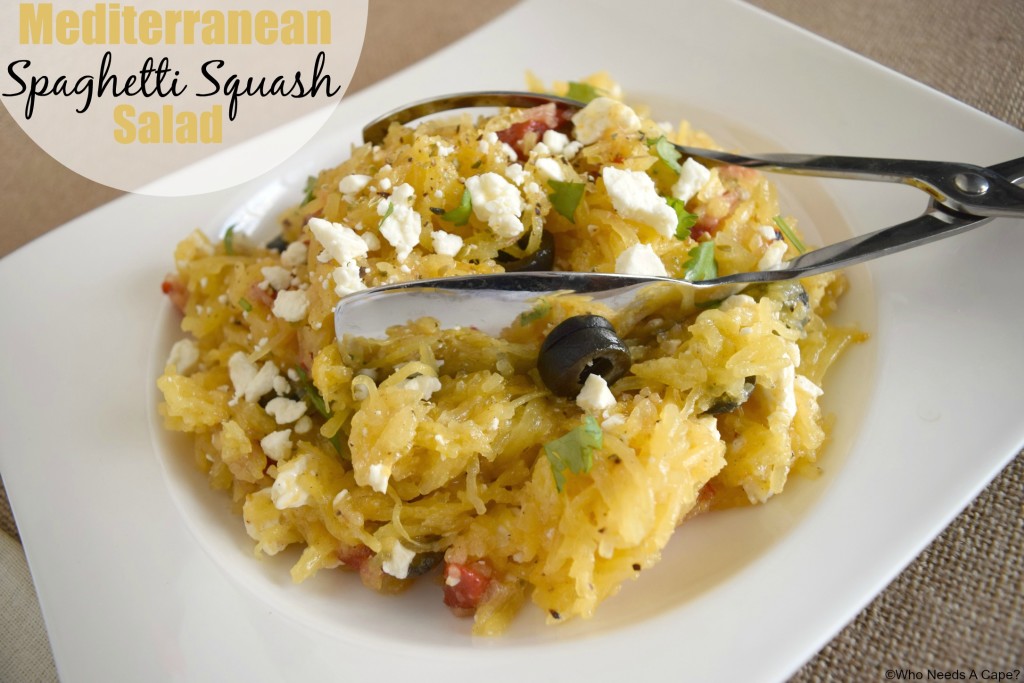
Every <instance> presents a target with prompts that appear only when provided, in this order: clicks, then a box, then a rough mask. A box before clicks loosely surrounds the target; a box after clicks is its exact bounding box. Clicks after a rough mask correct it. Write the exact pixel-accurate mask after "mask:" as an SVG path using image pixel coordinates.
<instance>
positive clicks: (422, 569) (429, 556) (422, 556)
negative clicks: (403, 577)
mask: <svg viewBox="0 0 1024 683" xmlns="http://www.w3.org/2000/svg"><path fill="white" fill-rule="evenodd" d="M443 559H444V553H442V552H431V553H416V557H414V558H413V559H412V562H410V563H409V574H408V576H409V577H410V578H411V577H413V576H422V575H423V574H426V573H427V572H429V571H430V570H431V569H433V568H434V567H436V566H437V565H438V564H440V563H441V560H443Z"/></svg>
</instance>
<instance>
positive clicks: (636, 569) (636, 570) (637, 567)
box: [633, 564, 642, 572]
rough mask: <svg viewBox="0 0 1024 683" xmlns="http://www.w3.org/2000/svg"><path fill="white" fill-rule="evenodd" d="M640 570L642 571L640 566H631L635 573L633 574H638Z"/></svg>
mask: <svg viewBox="0 0 1024 683" xmlns="http://www.w3.org/2000/svg"><path fill="white" fill-rule="evenodd" d="M641 569H642V567H641V566H640V565H638V564H634V565H633V571H635V572H638V571H640V570H641Z"/></svg>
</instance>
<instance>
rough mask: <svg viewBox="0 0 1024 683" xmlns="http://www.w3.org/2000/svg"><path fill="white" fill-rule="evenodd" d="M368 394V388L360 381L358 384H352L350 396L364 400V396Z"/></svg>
mask: <svg viewBox="0 0 1024 683" xmlns="http://www.w3.org/2000/svg"><path fill="white" fill-rule="evenodd" d="M369 395H370V390H369V389H367V388H366V385H365V384H363V383H362V382H360V383H359V384H355V383H353V384H352V398H354V399H355V400H357V401H365V400H366V397H367V396H369Z"/></svg>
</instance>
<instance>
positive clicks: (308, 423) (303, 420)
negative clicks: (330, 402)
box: [294, 415, 313, 434]
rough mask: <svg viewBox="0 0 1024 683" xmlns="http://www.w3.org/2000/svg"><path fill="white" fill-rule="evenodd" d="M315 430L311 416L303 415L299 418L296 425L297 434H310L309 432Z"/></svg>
mask: <svg viewBox="0 0 1024 683" xmlns="http://www.w3.org/2000/svg"><path fill="white" fill-rule="evenodd" d="M312 428H313V420H311V419H309V415H303V416H302V417H300V418H299V421H298V422H296V423H295V427H294V429H295V433H296V434H308V433H309V430H310V429H312Z"/></svg>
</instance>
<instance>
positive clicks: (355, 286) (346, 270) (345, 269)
mask: <svg viewBox="0 0 1024 683" xmlns="http://www.w3.org/2000/svg"><path fill="white" fill-rule="evenodd" d="M331 278H333V279H334V293H335V294H337V295H338V296H345V295H347V294H351V293H352V292H358V291H359V290H361V289H366V284H365V283H364V282H363V279H362V277H360V275H359V266H358V265H357V264H356V262H355V261H348V262H346V263H344V264H342V265H340V266H338V267H337V268H335V269H334V271H333V272H331Z"/></svg>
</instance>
